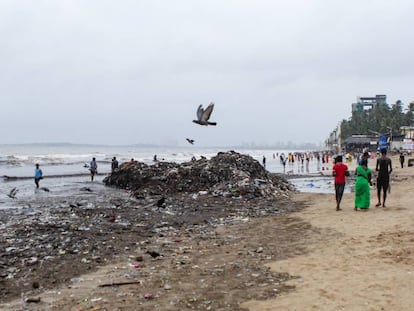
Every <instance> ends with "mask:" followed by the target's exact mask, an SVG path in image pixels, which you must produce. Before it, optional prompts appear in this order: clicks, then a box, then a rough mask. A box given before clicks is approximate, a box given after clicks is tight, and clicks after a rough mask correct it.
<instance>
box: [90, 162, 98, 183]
mask: <svg viewBox="0 0 414 311" xmlns="http://www.w3.org/2000/svg"><path fill="white" fill-rule="evenodd" d="M89 170H90V171H91V181H93V178H94V177H95V175H96V174H98V164H97V163H96V159H95V158H92V161H91V163H90V164H89Z"/></svg>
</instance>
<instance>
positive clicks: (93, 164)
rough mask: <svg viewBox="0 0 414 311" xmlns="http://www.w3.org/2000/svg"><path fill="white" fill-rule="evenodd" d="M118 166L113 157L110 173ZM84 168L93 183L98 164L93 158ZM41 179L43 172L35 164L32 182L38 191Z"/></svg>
mask: <svg viewBox="0 0 414 311" xmlns="http://www.w3.org/2000/svg"><path fill="white" fill-rule="evenodd" d="M131 161H133V159H131ZM118 166H119V163H118V160H117V159H116V157H113V158H112V161H111V172H114V171H115V170H116V169H118ZM85 167H87V168H88V169H89V172H90V175H91V181H94V178H95V175H96V174H98V163H97V162H96V158H95V157H93V158H92V161H91V162H90V163H89V166H88V165H87V164H85ZM41 179H43V171H42V170H41V169H40V164H39V163H36V164H35V171H34V182H35V185H36V188H37V189H39V183H40V180H41Z"/></svg>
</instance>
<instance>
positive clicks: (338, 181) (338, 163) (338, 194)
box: [332, 155, 349, 211]
mask: <svg viewBox="0 0 414 311" xmlns="http://www.w3.org/2000/svg"><path fill="white" fill-rule="evenodd" d="M332 175H333V176H335V198H336V210H337V211H340V210H341V206H340V205H341V200H342V195H343V194H344V190H345V182H346V179H345V176H349V171H348V166H347V165H346V164H344V163H342V156H341V155H339V156H337V157H336V159H335V165H334V166H333V168H332Z"/></svg>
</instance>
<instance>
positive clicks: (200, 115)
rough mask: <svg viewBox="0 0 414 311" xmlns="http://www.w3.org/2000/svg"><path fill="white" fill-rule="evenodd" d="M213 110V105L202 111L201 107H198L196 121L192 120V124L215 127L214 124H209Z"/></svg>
mask: <svg viewBox="0 0 414 311" xmlns="http://www.w3.org/2000/svg"><path fill="white" fill-rule="evenodd" d="M213 109H214V103H210V104H209V105H208V106H207V108H206V109H203V107H202V105H200V106H198V109H197V120H193V122H194V123H197V124H200V125H205V126H207V125H217V123H216V122H209V121H208V120H209V119H210V116H211V113H212V112H213Z"/></svg>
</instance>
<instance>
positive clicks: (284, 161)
mask: <svg viewBox="0 0 414 311" xmlns="http://www.w3.org/2000/svg"><path fill="white" fill-rule="evenodd" d="M279 159H280V163H282V165H283V173H285V169H286V157H285V154H284V153H281V154H280V157H279Z"/></svg>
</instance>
